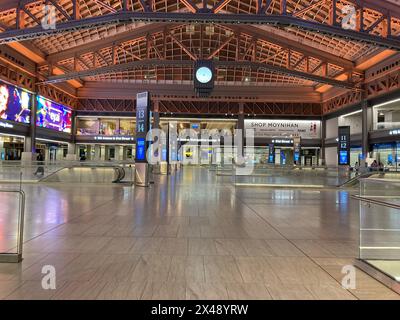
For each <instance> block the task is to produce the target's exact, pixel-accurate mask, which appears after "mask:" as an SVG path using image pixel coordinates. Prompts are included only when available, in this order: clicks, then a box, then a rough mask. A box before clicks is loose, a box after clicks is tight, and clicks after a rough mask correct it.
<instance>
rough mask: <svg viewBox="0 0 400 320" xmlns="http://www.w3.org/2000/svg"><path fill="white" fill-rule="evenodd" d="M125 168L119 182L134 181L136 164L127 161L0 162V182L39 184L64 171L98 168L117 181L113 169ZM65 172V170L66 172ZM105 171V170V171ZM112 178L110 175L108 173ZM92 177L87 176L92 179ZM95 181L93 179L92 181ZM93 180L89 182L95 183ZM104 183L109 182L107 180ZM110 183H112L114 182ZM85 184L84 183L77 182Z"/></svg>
mask: <svg viewBox="0 0 400 320" xmlns="http://www.w3.org/2000/svg"><path fill="white" fill-rule="evenodd" d="M119 167H121V168H123V171H124V173H125V174H124V178H123V179H122V180H121V181H119V182H128V181H133V179H131V180H129V179H130V178H131V177H134V176H135V175H134V172H133V171H134V169H135V163H134V162H133V161H132V160H126V161H57V162H46V161H39V162H38V161H35V162H29V163H26V162H21V161H1V162H0V182H3V183H18V182H24V183H28V182H38V181H42V180H44V179H46V178H48V177H50V176H52V175H55V174H58V173H59V172H61V171H62V170H63V169H70V170H69V171H70V173H71V172H72V171H74V170H73V169H75V173H76V172H79V174H82V172H81V171H85V170H89V169H93V168H97V169H98V170H99V169H100V168H104V169H105V168H107V170H108V171H111V177H110V179H109V180H112V181H114V180H116V179H113V177H112V174H113V173H112V170H113V168H119ZM64 171H65V170H64ZM103 171H104V170H103ZM108 175H109V176H110V173H108ZM90 176H91V175H87V177H88V178H90ZM92 180H93V179H92ZM92 180H90V181H88V182H93V181H92ZM104 181H107V179H106V178H105V179H104ZM112 181H110V182H112ZM77 182H84V181H81V180H79V181H77Z"/></svg>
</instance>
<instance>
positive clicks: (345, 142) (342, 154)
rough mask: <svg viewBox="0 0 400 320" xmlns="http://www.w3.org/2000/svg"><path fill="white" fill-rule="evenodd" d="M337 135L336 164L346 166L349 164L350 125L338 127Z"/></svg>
mask: <svg viewBox="0 0 400 320" xmlns="http://www.w3.org/2000/svg"><path fill="white" fill-rule="evenodd" d="M338 137H339V138H338V164H339V165H340V166H348V165H350V127H349V126H343V127H339V128H338Z"/></svg>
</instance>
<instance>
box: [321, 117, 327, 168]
mask: <svg viewBox="0 0 400 320" xmlns="http://www.w3.org/2000/svg"><path fill="white" fill-rule="evenodd" d="M325 139H326V120H325V119H322V121H321V151H320V163H321V165H322V166H324V165H326V159H325Z"/></svg>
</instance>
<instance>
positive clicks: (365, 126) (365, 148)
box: [361, 98, 370, 164]
mask: <svg viewBox="0 0 400 320" xmlns="http://www.w3.org/2000/svg"><path fill="white" fill-rule="evenodd" d="M361 106H362V115H361V116H362V137H361V148H362V157H363V158H362V162H363V164H364V163H365V160H366V159H367V157H368V153H369V140H368V132H369V129H370V125H369V122H370V121H369V120H370V117H369V116H368V113H369V110H368V101H367V100H366V99H365V98H364V99H363V101H362V102H361Z"/></svg>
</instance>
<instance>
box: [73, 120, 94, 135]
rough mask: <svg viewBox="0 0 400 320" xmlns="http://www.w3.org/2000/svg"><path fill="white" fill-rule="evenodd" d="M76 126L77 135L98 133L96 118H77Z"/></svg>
mask: <svg viewBox="0 0 400 320" xmlns="http://www.w3.org/2000/svg"><path fill="white" fill-rule="evenodd" d="M76 126H77V134H78V135H96V134H99V121H98V120H97V119H78V120H77V123H76Z"/></svg>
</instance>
